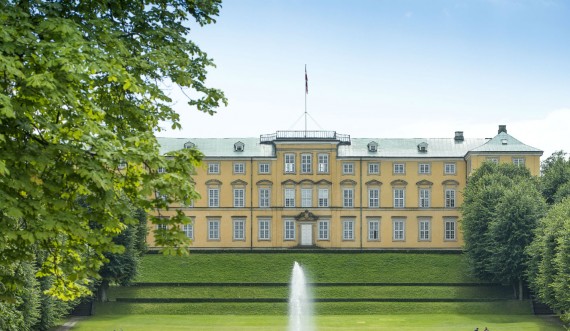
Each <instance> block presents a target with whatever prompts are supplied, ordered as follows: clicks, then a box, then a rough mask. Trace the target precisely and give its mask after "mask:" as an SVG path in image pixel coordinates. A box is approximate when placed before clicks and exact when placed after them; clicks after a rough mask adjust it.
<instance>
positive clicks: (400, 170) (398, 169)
mask: <svg viewBox="0 0 570 331" xmlns="http://www.w3.org/2000/svg"><path fill="white" fill-rule="evenodd" d="M405 173H406V165H405V164H404V163H394V174H405Z"/></svg>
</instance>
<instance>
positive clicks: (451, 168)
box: [443, 163, 457, 175]
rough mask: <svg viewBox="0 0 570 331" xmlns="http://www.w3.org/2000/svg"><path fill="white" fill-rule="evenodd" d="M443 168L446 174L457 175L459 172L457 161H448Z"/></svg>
mask: <svg viewBox="0 0 570 331" xmlns="http://www.w3.org/2000/svg"><path fill="white" fill-rule="evenodd" d="M443 169H444V170H443V173H444V174H445V175H455V173H456V172H457V165H456V164H455V163H446V164H445V165H444V168H443Z"/></svg>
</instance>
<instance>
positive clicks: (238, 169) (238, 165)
mask: <svg viewBox="0 0 570 331" xmlns="http://www.w3.org/2000/svg"><path fill="white" fill-rule="evenodd" d="M234 174H245V163H244V162H235V163H234Z"/></svg>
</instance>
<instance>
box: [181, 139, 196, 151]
mask: <svg viewBox="0 0 570 331" xmlns="http://www.w3.org/2000/svg"><path fill="white" fill-rule="evenodd" d="M194 147H196V144H194V143H193V142H191V141H187V142H185V143H184V148H188V149H190V148H194Z"/></svg>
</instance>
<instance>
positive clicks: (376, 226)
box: [368, 219, 380, 241]
mask: <svg viewBox="0 0 570 331" xmlns="http://www.w3.org/2000/svg"><path fill="white" fill-rule="evenodd" d="M368 240H370V241H378V240H380V220H379V219H371V220H368Z"/></svg>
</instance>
